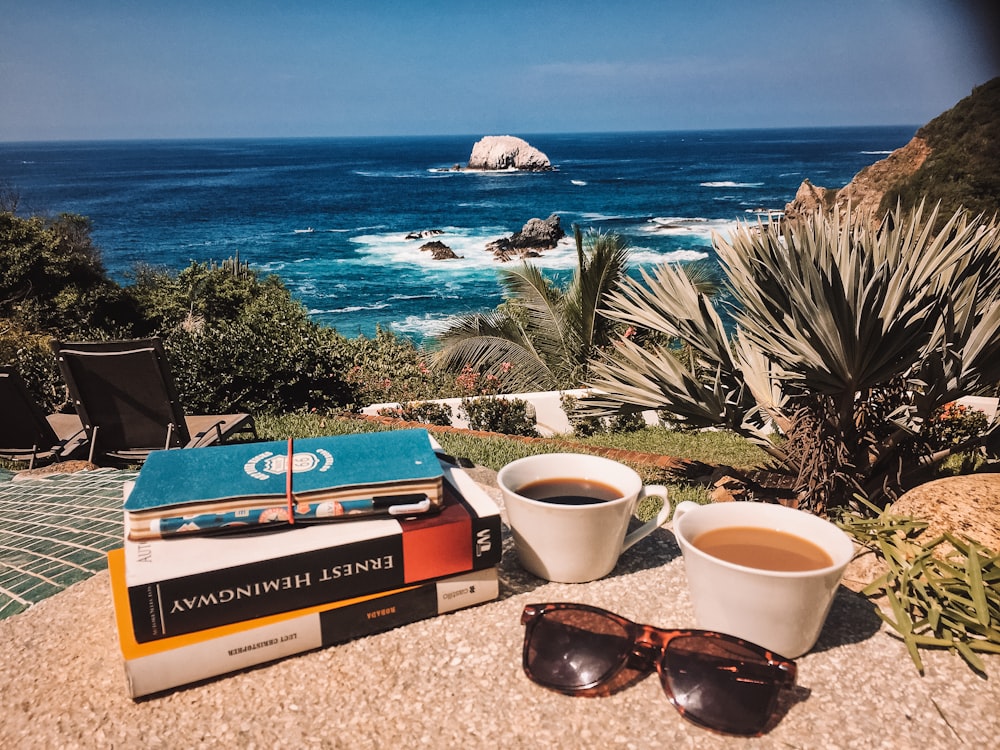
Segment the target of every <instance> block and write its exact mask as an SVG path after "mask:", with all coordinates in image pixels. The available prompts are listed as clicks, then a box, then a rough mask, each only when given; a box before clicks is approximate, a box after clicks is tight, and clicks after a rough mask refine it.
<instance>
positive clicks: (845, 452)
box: [590, 205, 1000, 512]
mask: <svg viewBox="0 0 1000 750" xmlns="http://www.w3.org/2000/svg"><path fill="white" fill-rule="evenodd" d="M924 214H925V211H924V206H923V205H921V206H920V207H918V208H917V209H916V210H914V211H913V212H910V213H904V212H903V210H902V209H901V208H899V207H897V208H896V210H895V211H894V212H892V213H891V214H890V215H888V216H887V218H886V221H884V222H883V223H882V226H881V227H879V228H872V227H871V226H870V223H869V222H868V221H867V220H866V219H865V218H864V217H859V216H856V215H852V214H851V213H850V212H848V213H847V214H845V215H833V216H829V215H825V214H816V215H814V216H812V217H808V218H806V219H804V220H802V221H801V222H787V223H784V224H783V225H781V226H779V225H777V224H776V223H771V224H768V225H758V226H750V225H744V226H741V227H740V228H739V229H738V230H737V231H736V232H735V233H734V235H733V237H732V238H731V239H730V240H728V241H727V240H725V239H723V238H721V237H718V236H716V237H715V238H714V244H715V249H716V252H717V254H718V257H719V261H720V264H721V267H722V270H723V273H724V274H725V277H726V286H727V289H728V293H729V294H730V295H731V299H732V305H731V307H732V309H731V315H732V320H733V323H734V326H733V331H734V333H733V336H732V337H730V335H729V333H728V332H727V328H726V326H725V325H724V324H723V318H722V316H721V315H720V312H719V310H718V309H717V308H716V305H715V303H714V302H713V300H712V298H711V297H709V296H708V295H706V294H704V293H699V291H698V289H697V288H696V286H695V285H694V284H693V283H692V282H691V281H690V280H689V279H688V278H687V276H686V275H685V274H684V273H683V272H682V271H681V270H680V269H678V268H676V267H670V266H664V267H661V268H659V269H657V270H656V271H655V272H654V273H644V274H643V280H642V282H638V281H635V282H631V283H629V284H628V285H627V287H626V288H624V289H623V290H622V291H620V292H618V293H616V294H614V295H612V299H611V308H610V310H609V312H608V315H609V316H610V317H612V318H614V319H616V320H619V321H621V322H624V323H628V324H630V325H635V326H644V327H648V328H650V329H653V330H655V331H659V332H661V333H663V334H665V335H666V336H668V337H670V338H675V339H678V340H680V341H683V342H684V343H685V344H686V345H688V346H690V347H691V350H692V351H693V352H694V353H695V355H696V356H695V360H696V361H695V362H693V363H691V364H685V362H684V361H683V360H682V359H679V358H677V357H675V356H672V354H671V352H670V351H669V350H668V348H667V347H662V346H661V347H651V348H649V349H644V348H642V347H641V346H639V345H637V344H635V343H634V342H632V341H630V340H628V339H621V340H620V341H619V342H618V345H617V346H616V347H615V349H614V351H613V352H612V353H609V354H607V355H604V356H602V357H601V358H600V359H599V361H597V362H595V363H593V364H592V365H591V380H590V383H591V385H592V386H593V387H594V388H596V389H598V390H599V391H600V392H601V394H602V395H601V396H600V397H599V398H598V399H597V400H596V401H594V402H593V403H592V404H591V406H592V408H594V409H596V410H598V411H605V412H606V411H609V410H617V409H621V408H623V407H624V408H631V409H650V408H655V409H661V410H664V411H666V412H669V413H670V414H671V415H672V416H673V418H675V419H676V420H678V421H679V422H681V423H683V424H687V425H690V426H692V427H709V426H720V427H724V428H728V429H730V430H733V431H734V432H736V433H738V434H741V435H743V436H745V437H747V438H749V439H751V440H752V441H754V442H755V443H757V444H758V445H760V446H761V447H762V448H763V449H764V450H765V451H767V453H768V454H769V455H770V456H771V458H772V460H773V462H774V464H775V466H776V467H777V468H779V469H781V470H782V471H784V472H786V473H787V474H789V475H790V476H791V477H793V478H794V480H795V483H796V487H797V490H798V492H799V496H800V499H801V500H800V501H801V503H802V505H803V506H804V507H807V508H809V509H812V510H814V511H816V512H824V511H825V510H826V509H827V508H828V507H831V506H839V505H847V504H851V503H853V501H854V495H855V494H860V495H862V496H864V497H867V498H870V499H872V500H876V501H878V500H886V499H891V498H894V497H896V496H897V495H898V494H899V493H900V492H901V491H902V490H903V489H905V488H906V487H907V486H908V485H909V484H910V483H912V482H913V481H914V479H915V478H916V477H917V476H919V475H920V474H921V472H923V471H925V470H926V469H927V467H929V466H931V465H933V464H934V463H935V462H937V461H940V460H943V458H945V457H946V456H947V455H949V454H950V453H952V452H957V451H960V450H965V449H968V447H969V444H968V443H967V444H963V445H955V446H951V447H949V448H946V449H943V450H939V451H936V452H935V451H934V450H932V448H931V447H930V445H929V444H928V442H927V440H926V433H927V432H928V427H929V425H930V424H931V420H932V419H933V417H934V415H935V414H936V413H937V412H938V410H940V409H941V408H942V407H944V406H945V405H946V404H948V403H950V402H951V401H953V400H954V399H956V398H957V397H959V396H962V395H966V394H976V393H981V392H984V391H986V390H988V389H990V388H994V387H995V386H996V384H997V382H998V381H1000V227H998V225H997V222H996V221H995V220H993V221H988V222H987V221H984V220H983V219H982V217H978V218H975V219H970V218H969V215H968V213H967V212H965V211H963V210H959V211H957V212H956V213H955V214H954V215H953V216H952V217H951V218H950V219H949V220H948V221H947V222H946V223H945V226H944V229H943V230H942V231H941V232H939V233H937V234H933V233H932V227H933V226H934V225H935V222H936V221H937V211H936V210H934V211H932V212H931V213H930V215H929V216H927V217H926V219H925V215H924ZM769 426H776V427H777V428H778V430H779V432H780V433H781V434H783V436H784V437H785V438H786V439H784V440H775V439H773V435H772V434H771V431H770V430H769V429H768V427H769ZM984 439H985V437H983V436H977V437H976V438H975V440H984ZM973 442H974V441H973Z"/></svg>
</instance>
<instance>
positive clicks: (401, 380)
mask: <svg viewBox="0 0 1000 750" xmlns="http://www.w3.org/2000/svg"><path fill="white" fill-rule="evenodd" d="M343 356H344V360H345V363H346V366H347V370H346V371H345V372H344V378H345V380H346V382H347V384H348V386H349V387H350V390H351V403H350V406H352V407H353V408H360V407H363V406H368V405H369V404H381V403H405V402H410V401H422V400H428V399H437V398H448V397H452V396H457V395H459V390H458V388H457V386H456V384H455V379H454V378H453V377H452V376H450V375H447V374H445V373H443V372H440V371H438V370H435V369H431V368H430V367H428V365H427V363H426V361H425V356H424V353H423V352H422V351H421V350H420V349H419V348H417V346H416V345H415V344H414V343H413V342H412V341H410V340H409V339H406V338H402V337H399V336H397V335H396V334H395V333H393V332H392V331H388V330H385V329H383V328H381V327H379V328H378V329H377V330H376V332H375V336H374V337H373V338H368V337H366V336H358V337H357V338H354V339H346V340H345V342H344V351H343Z"/></svg>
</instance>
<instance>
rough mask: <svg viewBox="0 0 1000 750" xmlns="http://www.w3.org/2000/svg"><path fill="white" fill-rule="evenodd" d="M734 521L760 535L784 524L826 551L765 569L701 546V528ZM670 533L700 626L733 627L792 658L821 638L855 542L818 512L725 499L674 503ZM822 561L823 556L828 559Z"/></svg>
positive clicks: (731, 629) (729, 629)
mask: <svg viewBox="0 0 1000 750" xmlns="http://www.w3.org/2000/svg"><path fill="white" fill-rule="evenodd" d="M724 528H736V529H740V530H741V533H750V534H752V533H753V531H754V530H755V529H760V530H762V531H763V532H764V536H759V538H760V539H764V538H767V539H768V544H770V540H771V539H773V537H772V536H771V534H770V533H769V532H774V531H777V532H783V533H785V534H790V535H792V536H794V537H798V538H800V539H804V540H806V542H811V543H812V544H813V545H815V546H816V547H819V548H820V550H822V551H823V552H825V553H826V555H827V557H826V558H825V559H824V560H823V562H822V564H820V563H817V565H818V566H817V567H813V568H810V569H804V570H771V569H767V568H765V567H754V566H753V565H752V562H748V564H746V565H743V564H737V563H734V562H730V561H728V560H724V559H721V558H720V557H717V556H715V555H713V554H710V553H708V552H706V551H705V550H703V549H701V548H700V547H699V546H698V544H699V539H698V538H699V536H701V535H702V534H705V533H707V532H710V531H714V530H718V529H724ZM673 530H674V535H675V536H676V537H677V542H678V544H679V545H680V548H681V552H682V553H683V554H684V568H685V570H686V572H687V579H688V589H689V591H690V594H691V603H692V605H693V607H694V615H695V620H696V621H697V623H698V627H700V628H704V629H706V630H718V631H720V632H723V633H728V634H730V635H735V636H737V637H739V638H744V639H746V640H748V641H751V642H753V643H756V644H758V645H760V646H763V647H764V648H767V649H771V650H773V651H775V652H777V653H779V654H781V655H782V656H784V657H786V658H789V659H794V658H796V657H798V656H801V655H802V654H804V653H806V652H807V651H808V650H809V649H811V648H812V647H813V645H814V644H815V643H816V640H817V639H818V638H819V634H820V631H821V630H822V629H823V623H824V622H825V621H826V617H827V614H828V613H829V611H830V607H831V605H832V604H833V597H834V595H835V594H836V592H837V587H838V586H839V584H840V579H841V576H842V575H843V573H844V569H845V568H846V567H847V564H848V563H849V562H850V561H851V558H852V557H853V556H854V543H853V542H852V541H851V538H850V537H849V536H847V534H846V533H844V532H843V531H842V530H841V529H839V528H838V527H837V526H835V525H834V524H832V523H830V522H829V521H827V520H824V519H822V518H820V517H819V516H816V515H813V514H811V513H807V512H805V511H801V510H795V509H793V508H786V507H785V506H783V505H775V504H772V503H761V502H748V501H739V502H728V503H712V504H709V505H698V504H697V503H692V502H690V501H685V502H682V503H679V504H678V505H677V509H676V510H675V511H674V519H673ZM827 563H828V564H827Z"/></svg>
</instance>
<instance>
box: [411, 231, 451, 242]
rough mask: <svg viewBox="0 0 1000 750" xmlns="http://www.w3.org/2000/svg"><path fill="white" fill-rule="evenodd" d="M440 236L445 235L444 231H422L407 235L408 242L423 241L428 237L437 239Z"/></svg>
mask: <svg viewBox="0 0 1000 750" xmlns="http://www.w3.org/2000/svg"><path fill="white" fill-rule="evenodd" d="M439 234H444V230H443V229H421V230H420V231H419V232H410V233H409V234H407V235H406V239H408V240H422V239H425V238H426V237H437V236H438V235H439Z"/></svg>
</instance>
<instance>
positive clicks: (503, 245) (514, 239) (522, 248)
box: [486, 214, 566, 263]
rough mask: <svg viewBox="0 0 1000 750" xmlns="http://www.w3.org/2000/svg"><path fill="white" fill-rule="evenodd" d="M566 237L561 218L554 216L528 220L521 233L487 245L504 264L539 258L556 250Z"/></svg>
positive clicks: (515, 233)
mask: <svg viewBox="0 0 1000 750" xmlns="http://www.w3.org/2000/svg"><path fill="white" fill-rule="evenodd" d="M565 236H566V233H565V232H564V231H563V228H562V225H561V224H560V222H559V216H558V215H557V214H552V215H551V216H549V218H547V219H537V218H535V219H528V222H527V223H526V224H525V225H524V226H523V227H522V228H521V231H520V232H514V234H512V235H511V236H510V237H501V238H500V239H498V240H493V242H490V243H489V244H487V245H486V249H487V250H488V251H489V252H491V253H493V255H495V256H496V258H497V260H500V261H502V262H504V263H506V262H507V261H509V260H514V259H520V260H523V259H525V258H537V257H538V256H539V255H541V253H542V252H543V251H544V250H551V249H552V248H554V247H555V246H556V245H557V244H559V240H561V239H562V238H563V237H565Z"/></svg>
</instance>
